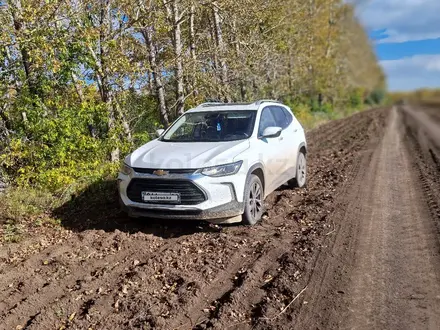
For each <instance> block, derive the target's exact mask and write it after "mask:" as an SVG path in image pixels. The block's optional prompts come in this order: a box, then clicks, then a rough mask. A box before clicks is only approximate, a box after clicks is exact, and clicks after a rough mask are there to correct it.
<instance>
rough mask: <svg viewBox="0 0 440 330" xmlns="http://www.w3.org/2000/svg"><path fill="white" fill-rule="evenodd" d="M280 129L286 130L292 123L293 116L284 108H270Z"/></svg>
mask: <svg viewBox="0 0 440 330" xmlns="http://www.w3.org/2000/svg"><path fill="white" fill-rule="evenodd" d="M270 110H271V112H272V115H273V116H274V118H275V121H276V123H277V126H278V127H281V128H282V129H285V128H286V127H287V126H289V125H290V123H291V122H292V115H291V114H290V113H289V112H288V111H287V110H286V109H284V108H282V107H276V106H272V107H271V108H270Z"/></svg>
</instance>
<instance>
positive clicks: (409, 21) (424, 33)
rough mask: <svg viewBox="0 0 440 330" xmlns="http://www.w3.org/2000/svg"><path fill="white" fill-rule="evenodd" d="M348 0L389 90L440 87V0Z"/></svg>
mask: <svg viewBox="0 0 440 330" xmlns="http://www.w3.org/2000/svg"><path fill="white" fill-rule="evenodd" d="M352 2H357V3H358V5H357V15H358V17H359V19H360V21H361V22H362V24H363V25H364V26H365V28H366V29H367V31H368V33H369V35H370V37H371V39H372V40H373V43H374V46H375V49H376V53H377V55H378V57H379V59H380V63H381V65H382V67H383V68H384V71H385V73H386V75H387V77H388V87H389V89H390V90H391V91H396V90H401V91H407V90H413V89H417V88H424V87H431V88H435V87H437V88H440V0H364V1H359V0H357V1H352Z"/></svg>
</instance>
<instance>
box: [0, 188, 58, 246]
mask: <svg viewBox="0 0 440 330" xmlns="http://www.w3.org/2000/svg"><path fill="white" fill-rule="evenodd" d="M58 201H59V200H58V199H56V198H54V197H53V196H52V194H50V193H48V192H44V191H41V190H39V189H28V188H10V189H8V190H7V191H6V192H5V193H3V194H0V208H1V210H2V212H0V224H3V239H4V240H5V241H6V242H17V241H18V240H19V239H20V238H21V234H22V233H23V231H24V230H25V228H26V227H29V226H38V225H40V223H41V222H40V221H39V218H41V217H42V215H44V214H45V213H46V212H48V211H49V210H51V209H52V208H53V207H56V206H57V205H58Z"/></svg>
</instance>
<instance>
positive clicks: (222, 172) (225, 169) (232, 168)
mask: <svg viewBox="0 0 440 330" xmlns="http://www.w3.org/2000/svg"><path fill="white" fill-rule="evenodd" d="M241 164H243V161H242V160H240V161H239V162H235V163H231V164H225V165H219V166H212V167H207V168H204V169H202V170H201V171H200V173H202V174H203V175H207V176H214V177H219V176H226V175H233V174H235V173H237V172H238V170H239V169H240V167H241Z"/></svg>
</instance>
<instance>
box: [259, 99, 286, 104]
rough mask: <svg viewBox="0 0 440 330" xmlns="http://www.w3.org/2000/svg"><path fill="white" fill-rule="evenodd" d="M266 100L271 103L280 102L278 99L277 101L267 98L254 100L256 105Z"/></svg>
mask: <svg viewBox="0 0 440 330" xmlns="http://www.w3.org/2000/svg"><path fill="white" fill-rule="evenodd" d="M266 102H272V103H279V104H282V103H281V102H280V101H277V100H269V99H263V100H258V101H255V104H256V105H261V104H263V103H266Z"/></svg>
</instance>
